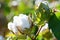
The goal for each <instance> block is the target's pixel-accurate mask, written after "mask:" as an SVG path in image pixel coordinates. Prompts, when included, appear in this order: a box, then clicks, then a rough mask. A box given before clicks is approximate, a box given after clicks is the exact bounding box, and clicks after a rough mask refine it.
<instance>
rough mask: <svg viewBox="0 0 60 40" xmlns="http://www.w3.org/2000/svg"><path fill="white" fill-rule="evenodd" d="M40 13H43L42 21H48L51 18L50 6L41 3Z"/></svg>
mask: <svg viewBox="0 0 60 40" xmlns="http://www.w3.org/2000/svg"><path fill="white" fill-rule="evenodd" d="M37 11H38V12H40V13H41V20H42V21H44V20H48V19H49V17H50V8H49V6H48V5H46V4H44V3H41V4H40V6H39V8H38V10H37Z"/></svg>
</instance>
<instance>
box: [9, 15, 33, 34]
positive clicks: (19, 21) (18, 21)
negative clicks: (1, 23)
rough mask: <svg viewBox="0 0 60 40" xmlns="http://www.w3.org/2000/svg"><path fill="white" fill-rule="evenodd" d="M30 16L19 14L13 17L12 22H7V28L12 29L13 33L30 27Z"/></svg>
mask: <svg viewBox="0 0 60 40" xmlns="http://www.w3.org/2000/svg"><path fill="white" fill-rule="evenodd" d="M30 20H31V18H30V17H28V16H27V15H24V14H20V15H19V16H14V17H13V22H9V23H8V29H9V30H11V31H13V32H14V33H15V34H17V33H18V30H19V31H21V32H22V31H24V30H26V28H27V29H29V28H30V27H31V24H32V21H30Z"/></svg>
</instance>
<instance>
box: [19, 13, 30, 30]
mask: <svg viewBox="0 0 60 40" xmlns="http://www.w3.org/2000/svg"><path fill="white" fill-rule="evenodd" d="M19 19H20V20H21V22H22V25H21V27H22V29H23V30H24V29H25V28H30V23H29V20H28V16H26V15H23V14H21V15H19Z"/></svg>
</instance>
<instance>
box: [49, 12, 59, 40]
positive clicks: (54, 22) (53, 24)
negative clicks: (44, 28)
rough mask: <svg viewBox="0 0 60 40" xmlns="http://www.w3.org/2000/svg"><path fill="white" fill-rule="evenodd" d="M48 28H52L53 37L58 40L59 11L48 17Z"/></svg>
mask: <svg viewBox="0 0 60 40" xmlns="http://www.w3.org/2000/svg"><path fill="white" fill-rule="evenodd" d="M48 23H49V28H50V29H52V32H53V33H54V35H55V37H56V38H57V39H58V40H60V12H56V13H55V14H54V15H52V16H51V17H50V20H49V22H48Z"/></svg>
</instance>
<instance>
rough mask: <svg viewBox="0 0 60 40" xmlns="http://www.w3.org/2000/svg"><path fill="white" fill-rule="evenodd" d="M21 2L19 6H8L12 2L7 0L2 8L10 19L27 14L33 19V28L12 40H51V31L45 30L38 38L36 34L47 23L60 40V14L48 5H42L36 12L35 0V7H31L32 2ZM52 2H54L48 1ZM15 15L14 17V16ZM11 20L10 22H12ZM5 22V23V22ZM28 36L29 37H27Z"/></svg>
mask: <svg viewBox="0 0 60 40" xmlns="http://www.w3.org/2000/svg"><path fill="white" fill-rule="evenodd" d="M11 1H12V0H11ZM24 1H25V0H21V2H19V5H18V6H15V7H13V6H11V7H9V6H8V3H9V2H10V0H5V1H4V3H5V4H4V5H3V6H2V9H3V12H4V15H5V16H9V14H10V13H11V15H10V16H9V17H11V19H12V17H13V16H15V15H19V14H20V13H23V14H26V15H28V16H30V17H31V18H32V21H33V26H32V27H31V28H30V29H27V30H25V31H24V34H23V35H22V34H21V35H19V36H15V37H12V38H11V39H12V40H32V39H33V38H35V37H36V38H35V39H36V40H50V38H51V37H52V34H51V33H50V30H44V31H43V32H42V33H39V34H38V36H36V33H37V31H38V29H39V27H40V26H43V25H44V24H45V23H46V22H47V23H48V26H49V29H51V30H52V32H53V34H54V35H55V37H56V38H57V39H58V40H60V12H53V11H52V9H50V8H49V6H48V5H47V4H44V3H40V5H39V7H38V9H36V10H35V8H34V7H35V0H33V3H32V2H31V3H32V4H33V6H31V7H29V4H28V3H29V1H30V0H26V1H27V3H26V1H25V2H24ZM48 1H50V2H52V0H48ZM56 8H57V9H58V10H60V5H57V6H56ZM12 15H13V16H12ZM11 19H10V20H11ZM3 20H4V19H3ZM3 22H4V21H3ZM27 36H28V37H27Z"/></svg>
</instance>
